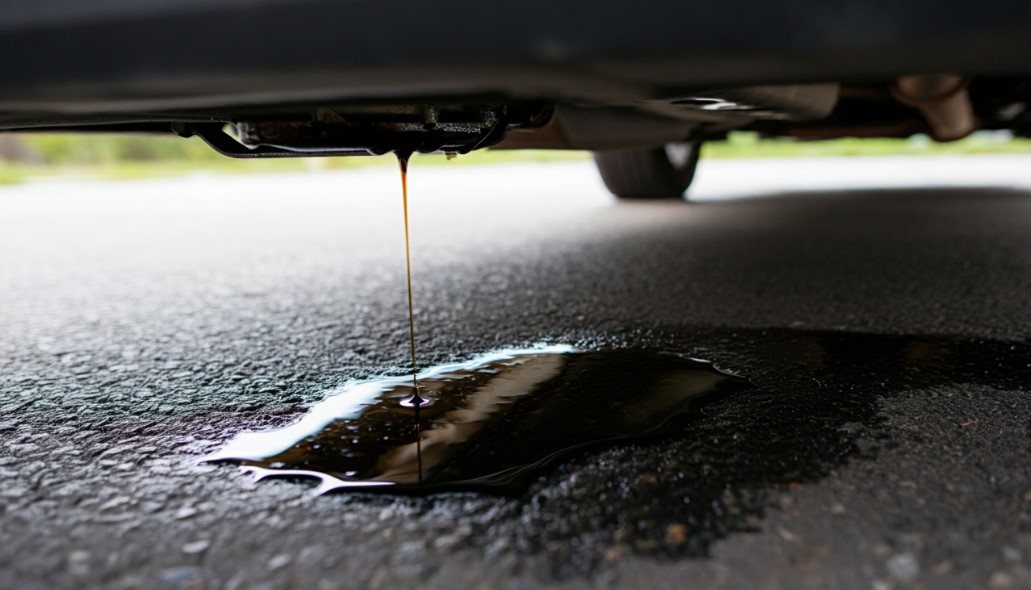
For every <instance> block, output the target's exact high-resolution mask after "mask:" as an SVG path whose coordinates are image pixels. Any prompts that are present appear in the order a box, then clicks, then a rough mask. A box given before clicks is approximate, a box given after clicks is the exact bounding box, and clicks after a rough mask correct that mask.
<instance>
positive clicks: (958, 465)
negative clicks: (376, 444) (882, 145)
mask: <svg viewBox="0 0 1031 590" xmlns="http://www.w3.org/2000/svg"><path fill="white" fill-rule="evenodd" d="M1029 164H1031V160H1029V159H1028V158H1027V157H998V156H986V157H967V158H939V159H905V158H899V159H883V160H881V159H868V160H832V159H828V160H795V161H768V162H704V163H703V164H702V167H701V168H700V170H699V178H700V181H699V185H698V186H697V187H695V189H694V195H695V197H696V202H694V203H690V204H687V203H634V204H617V203H615V202H613V201H612V200H610V199H609V198H608V197H607V196H606V195H605V194H604V192H603V190H602V188H601V187H600V184H599V182H598V180H597V179H596V177H595V176H594V173H593V171H592V170H591V169H590V167H589V165H587V164H580V163H575V164H549V165H543V164H542V165H537V166H527V165H512V166H495V167H490V168H463V167H454V168H451V167H432V168H431V167H423V168H420V167H419V160H418V158H416V159H415V160H414V161H413V165H412V174H411V191H412V197H411V198H412V202H413V205H412V207H413V209H412V223H413V263H414V265H415V266H414V276H413V278H414V281H415V307H416V309H415V320H416V324H417V344H418V348H419V351H420V355H421V358H422V359H424V360H423V363H424V364H432V363H442V362H446V361H458V360H465V359H469V358H472V357H474V356H476V355H479V354H481V353H484V352H487V351H491V350H495V349H498V348H504V347H513V346H527V345H532V344H535V343H542V342H544V343H555V344H573V345H576V346H579V347H584V348H612V347H619V348H624V347H629V348H640V347H647V348H652V349H659V350H668V351H673V352H677V353H683V354H687V355H691V356H696V357H701V358H705V359H709V360H712V361H714V362H715V363H716V364H717V366H719V367H721V368H723V369H725V370H728V371H732V372H734V373H736V374H739V375H742V376H744V377H746V378H747V379H749V380H750V381H751V382H752V383H753V384H754V386H755V387H754V388H752V389H748V390H746V391H742V392H740V393H737V394H735V395H732V396H729V397H727V398H725V399H723V400H721V401H719V402H718V403H715V404H713V405H711V406H709V407H708V408H707V410H706V412H707V416H706V417H704V418H702V419H700V420H694V421H691V422H689V423H686V424H684V425H683V427H682V428H680V429H679V430H678V431H677V432H675V433H674V435H673V436H670V437H668V438H665V439H662V440H659V441H653V442H649V443H638V444H624V445H617V446H614V447H611V448H606V449H600V450H594V451H591V452H589V453H586V454H580V455H577V456H575V457H573V458H570V459H569V460H567V461H564V462H563V463H561V464H560V465H558V466H555V467H553V468H551V469H549V470H548V471H546V472H544V473H542V474H541V475H540V476H539V477H538V478H537V479H535V480H534V481H533V482H532V483H531V484H530V485H529V486H528V487H526V488H525V489H523V490H521V491H519V492H518V493H515V494H511V495H489V494H476V493H449V494H440V495H433V496H429V497H397V496H391V495H383V494H377V495H371V494H336V495H327V496H320V497H316V496H313V494H312V487H311V485H309V484H306V483H303V482H294V481H273V482H262V483H257V484H255V483H253V482H251V481H250V480H249V479H247V478H246V477H244V476H243V475H241V474H240V473H238V472H237V471H236V470H235V469H234V468H232V467H229V466H210V465H198V464H197V460H198V458H200V457H202V456H203V455H204V454H206V453H209V452H212V451H214V450H216V449H217V448H218V447H219V446H220V445H221V444H223V443H224V442H225V441H226V440H227V439H229V438H230V437H231V436H233V435H234V434H236V433H238V432H240V431H243V430H259V429H267V428H273V427H277V426H282V425H285V424H288V423H290V422H292V421H294V420H296V419H298V418H299V417H300V416H301V415H303V413H304V411H305V409H306V408H307V407H310V406H311V405H312V404H313V403H315V402H317V401H319V400H321V399H323V397H324V396H325V394H326V392H327V391H329V390H331V389H332V388H334V387H337V386H339V385H341V384H342V383H345V382H347V381H348V380H351V379H367V378H370V377H374V376H377V375H401V374H403V373H404V372H405V370H406V365H407V362H408V357H407V354H408V348H407V337H408V326H407V323H406V320H407V313H406V308H405V290H404V250H403V235H402V233H401V232H402V229H401V209H400V194H399V185H398V179H397V177H396V172H395V171H394V170H393V169H391V168H383V169H370V170H365V171H358V172H347V173H313V174H310V175H291V176H267V177H244V178H224V177H203V176H198V177H190V178H179V179H169V180H160V181H147V182H123V183H113V184H104V183H88V182H74V181H62V182H39V183H33V184H28V185H24V186H20V187H8V188H4V189H2V190H0V285H2V287H3V288H2V289H0V440H2V443H3V444H2V445H0V475H2V476H3V482H4V483H3V485H2V486H0V587H2V588H41V589H42V588H80V587H110V588H142V587H146V588H165V587H167V588H212V589H214V588H227V589H232V588H285V587H311V588H320V589H324V590H328V589H332V588H358V587H365V588H397V587H402V586H405V587H411V586H415V585H422V586H425V587H429V588H438V587H439V588H449V589H450V588H455V587H469V588H535V587H542V586H554V587H565V588H585V587H594V586H622V587H658V588H666V587H668V588H674V587H675V588H685V587H699V588H703V587H704V588H712V587H726V588H745V587H747V588H799V587H818V588H842V589H850V588H857V589H859V588H861V589H864V590H866V589H871V588H874V589H888V588H920V587H923V588H964V589H965V588H979V587H984V588H1027V587H1031V444H1029V443H1031V439H1029V437H1031V397H1029V389H1031V370H1029V363H1031V341H1029V334H1031V296H1029V294H1031V180H1025V179H1022V178H1021V176H1022V175H1023V176H1025V177H1026V171H1027V170H1029V169H1031V167H1029ZM568 420H576V416H575V415H570V416H569V417H568Z"/></svg>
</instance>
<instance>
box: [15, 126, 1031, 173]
mask: <svg viewBox="0 0 1031 590" xmlns="http://www.w3.org/2000/svg"><path fill="white" fill-rule="evenodd" d="M983 153H1031V140H1029V139H1018V138H1010V137H1009V136H1008V135H1007V134H1005V133H994V132H993V133H977V134H974V135H973V136H971V137H969V138H967V139H964V140H962V141H958V142H953V143H948V144H938V143H935V142H933V141H931V140H930V139H928V138H927V137H923V136H915V137H912V138H909V139H856V138H845V139H837V140H830V141H820V142H801V141H795V140H789V139H760V138H759V136H758V135H757V134H755V133H750V132H735V133H731V134H730V135H729V136H728V138H727V139H726V140H723V141H714V142H708V143H706V144H705V145H704V147H703V152H702V156H703V157H704V158H792V157H827V156H836V157H842V156H848V157H851V156H856V157H860V156H887V155H913V156H919V155H936V154H983ZM589 158H590V154H588V153H587V152H570V151H544V150H522V151H502V150H498V151H494V150H480V151H477V152H474V153H472V154H468V155H464V156H458V157H456V158H453V159H451V160H448V159H447V158H446V157H445V156H443V155H438V154H433V155H428V156H419V165H420V166H421V165H427V164H428V165H436V164H442V163H445V162H446V163H448V164H449V165H477V164H498V163H507V162H555V161H575V160H581V161H583V160H587V159H589ZM394 165H395V164H394V162H393V161H392V158H389V157H379V158H373V157H369V158H366V157H352V158H287V159H262V160H238V159H233V158H227V157H225V156H222V155H220V154H218V153H216V152H214V151H213V150H211V149H210V148H208V147H207V146H206V145H204V143H203V142H201V141H200V140H199V139H197V138H191V139H181V138H177V137H160V136H149V135H92V134H90V135H88V134H25V135H15V134H0V184H16V183H20V182H25V181H27V180H31V179H33V178H46V177H55V176H73V177H82V178H96V179H104V180H117V179H137V178H153V177H160V176H175V175H183V174H191V173H219V174H249V173H274V172H304V171H317V170H338V169H346V168H358V167H368V166H394Z"/></svg>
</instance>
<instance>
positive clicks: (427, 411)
mask: <svg viewBox="0 0 1031 590" xmlns="http://www.w3.org/2000/svg"><path fill="white" fill-rule="evenodd" d="M417 382H418V383H419V391H420V393H421V395H422V397H423V398H425V399H426V400H428V402H429V403H427V404H425V405H423V406H421V407H412V404H411V403H407V404H406V403H405V402H406V401H410V400H411V399H412V397H413V393H414V390H413V387H412V379H411V378H410V377H390V378H385V379H378V380H374V381H367V382H362V383H355V384H350V385H346V386H344V387H343V388H341V390H340V391H338V392H336V393H335V394H333V395H332V396H331V397H329V398H328V399H327V400H325V401H324V402H322V403H320V404H318V405H316V406H315V407H314V408H312V410H311V411H310V412H309V413H308V414H307V415H306V416H305V417H304V418H303V419H302V420H301V421H299V422H297V423H296V424H294V425H292V426H289V427H287V428H284V429H281V430H275V431H270V432H259V433H244V434H241V435H239V436H237V437H236V438H235V439H233V440H232V441H230V442H229V443H228V444H227V445H226V446H225V448H223V449H222V450H221V451H219V452H218V453H216V454H215V455H214V456H212V457H209V458H208V460H210V461H233V462H238V463H239V464H240V465H241V466H243V467H244V468H245V469H247V470H248V471H251V472H252V473H253V474H254V475H255V476H256V477H257V478H258V479H262V478H266V477H277V476H278V477H313V478H317V479H319V480H321V483H322V485H321V486H320V491H321V492H326V491H331V490H341V489H377V488H379V489H381V488H384V487H387V488H389V489H390V490H394V491H402V490H416V491H418V490H427V491H428V490H438V489H455V488H480V489H483V488H490V489H494V490H500V491H504V490H516V489H520V488H521V487H523V485H524V484H525V483H526V482H527V481H528V479H529V478H531V477H532V476H534V475H535V473H536V472H537V471H538V470H539V469H540V468H542V467H544V466H546V465H548V464H551V463H553V462H555V461H556V460H558V459H560V458H562V457H563V456H565V455H568V454H569V453H571V452H573V451H576V450H579V449H583V448H586V447H589V446H594V445H598V444H601V443H606V442H612V441H617V440H626V439H638V438H642V437H650V436H654V435H659V434H662V433H663V432H664V431H665V430H666V429H667V427H669V426H670V425H672V424H683V418H690V417H692V416H698V415H700V411H701V408H702V407H703V406H704V405H705V404H707V403H709V402H711V401H714V400H715V399H718V398H720V397H722V396H723V395H725V394H727V393H729V392H733V391H738V390H742V389H746V388H749V387H750V384H749V382H748V381H746V380H745V379H742V378H740V377H736V376H734V375H730V374H727V373H724V372H721V371H719V370H717V369H716V368H714V367H713V366H712V364H710V363H708V362H705V361H701V360H698V359H693V358H688V357H685V356H680V355H676V354H670V353H664V352H657V351H654V350H641V349H630V350H625V349H624V350H619V349H617V350H606V351H583V352H581V351H575V350H573V349H570V348H568V347H549V348H542V349H529V350H509V351H502V352H498V353H494V354H490V355H487V356H484V357H481V358H478V359H475V360H472V361H470V362H467V363H463V364H454V365H445V366H438V367H434V368H431V369H428V370H425V371H423V372H421V373H420V374H419V375H418V376H417ZM416 411H420V412H421V416H420V417H419V419H418V420H416V418H415V416H416V414H415V413H416ZM420 445H421V461H420V452H419V451H420V449H419V446H420Z"/></svg>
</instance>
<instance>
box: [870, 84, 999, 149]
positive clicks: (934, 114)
mask: <svg viewBox="0 0 1031 590" xmlns="http://www.w3.org/2000/svg"><path fill="white" fill-rule="evenodd" d="M968 84H969V80H968V79H967V78H965V77H964V76H960V75H958V74H921V75H914V76H902V77H900V78H899V79H898V80H896V81H895V84H894V85H892V87H891V93H892V96H894V97H895V99H896V100H898V101H899V102H901V103H902V104H904V105H906V106H910V107H913V108H915V109H917V110H918V111H920V114H921V115H922V116H923V117H924V119H925V120H926V121H927V124H928V125H930V127H931V135H932V137H934V139H936V140H938V141H955V140H957V139H962V138H964V137H966V136H968V135H970V134H971V133H973V132H974V131H976V130H977V128H978V127H979V125H980V124H979V122H978V119H977V116H976V115H975V114H974V109H973V106H971V103H970V94H969V93H968V92H967V85H968Z"/></svg>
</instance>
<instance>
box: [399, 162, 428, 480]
mask: <svg viewBox="0 0 1031 590" xmlns="http://www.w3.org/2000/svg"><path fill="white" fill-rule="evenodd" d="M395 155H397V163H398V166H400V168H401V202H402V205H403V207H404V219H405V274H406V278H407V284H408V338H409V341H410V343H411V349H412V397H411V399H409V400H407V402H408V404H411V407H412V408H413V409H414V410H415V454H416V456H417V459H418V470H419V485H422V424H421V421H420V419H419V410H420V409H421V408H422V406H423V405H424V404H425V400H423V398H422V396H420V395H419V376H418V373H419V369H418V364H417V362H416V360H415V312H414V309H413V306H412V247H411V244H410V242H411V238H410V232H409V230H408V159H409V158H411V155H412V154H411V153H410V152H395Z"/></svg>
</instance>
